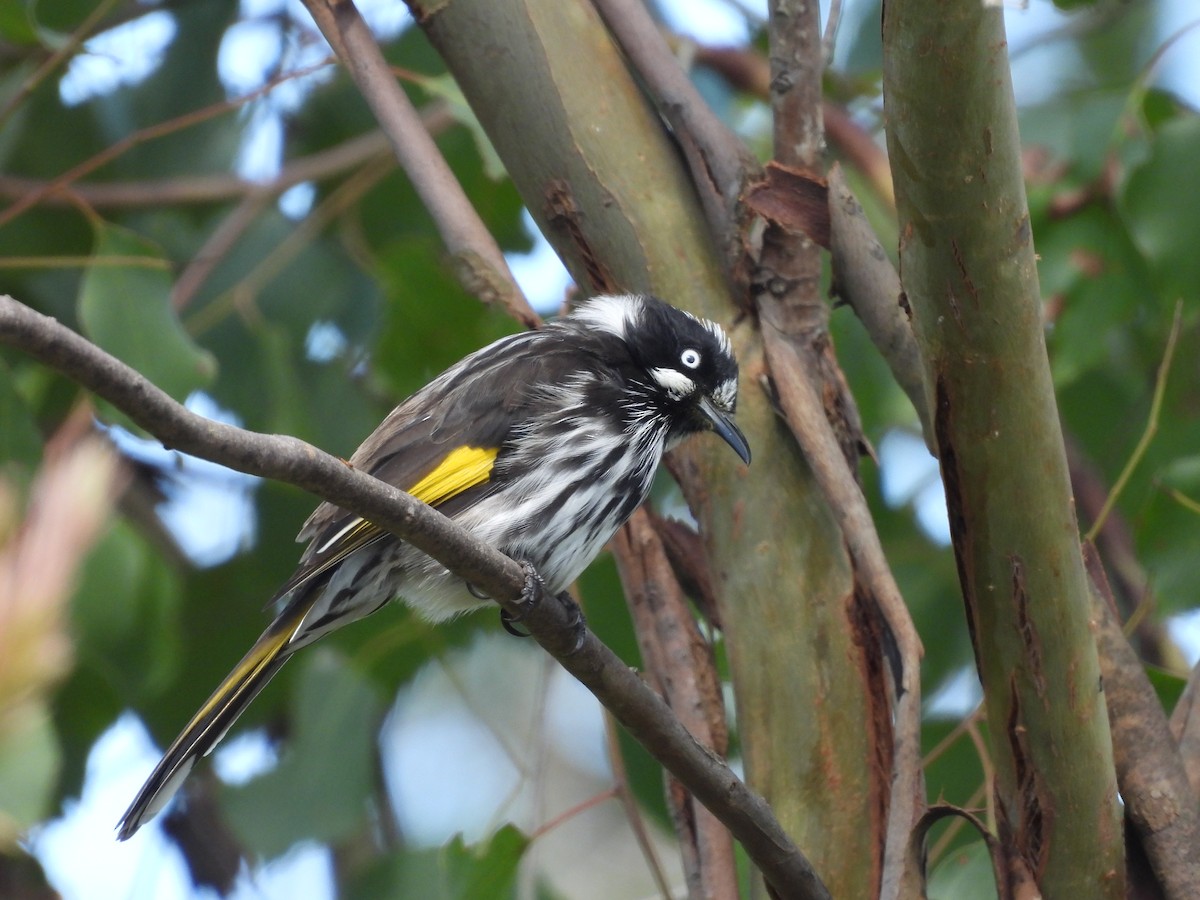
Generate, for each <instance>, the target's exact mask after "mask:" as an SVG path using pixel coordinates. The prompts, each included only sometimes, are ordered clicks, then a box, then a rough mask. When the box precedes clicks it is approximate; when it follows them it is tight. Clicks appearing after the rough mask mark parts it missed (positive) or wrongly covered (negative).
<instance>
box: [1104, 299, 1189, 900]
mask: <svg viewBox="0 0 1200 900" xmlns="http://www.w3.org/2000/svg"><path fill="white" fill-rule="evenodd" d="M1176 323H1177V324H1178V319H1176ZM1168 356H1169V353H1168ZM1164 362H1165V361H1164ZM1084 559H1085V561H1086V563H1087V567H1088V573H1089V575H1091V577H1092V581H1091V584H1092V592H1091V593H1092V596H1091V599H1092V622H1093V625H1092V628H1093V631H1095V633H1096V644H1097V647H1098V648H1099V651H1100V653H1099V655H1100V674H1101V676H1102V678H1103V679H1104V681H1103V684H1104V701H1105V704H1106V705H1107V707H1108V721H1109V728H1110V729H1111V731H1112V746H1113V762H1114V764H1115V766H1116V770H1117V786H1118V787H1119V788H1120V791H1121V799H1122V800H1124V806H1125V814H1126V816H1127V817H1128V819H1129V821H1130V822H1131V823H1132V824H1133V827H1134V830H1135V831H1136V832H1137V835H1138V837H1139V838H1140V839H1141V842H1142V847H1143V848H1144V849H1145V851H1146V857H1147V859H1148V860H1149V861H1150V866H1151V868H1152V869H1153V871H1154V876H1155V878H1156V879H1157V880H1158V883H1159V885H1160V886H1161V888H1162V891H1163V895H1164V896H1165V897H1167V898H1168V900H1184V898H1192V897H1200V857H1198V856H1197V855H1196V848H1197V847H1200V814H1198V810H1200V804H1197V802H1196V794H1195V793H1194V792H1193V791H1192V787H1191V784H1190V783H1189V781H1188V775H1187V771H1186V769H1185V767H1184V764H1183V760H1182V758H1181V756H1180V753H1179V747H1178V746H1177V744H1176V742H1175V738H1174V736H1173V735H1172V733H1171V728H1170V725H1169V724H1168V722H1167V717H1166V714H1165V713H1164V712H1163V708H1162V704H1161V703H1160V702H1159V700H1158V696H1157V694H1156V693H1155V691H1154V687H1153V686H1152V685H1151V684H1150V681H1149V679H1148V678H1147V677H1146V670H1145V669H1144V668H1143V667H1142V664H1141V662H1140V660H1138V658H1137V654H1136V653H1134V652H1133V647H1131V646H1130V645H1129V641H1128V640H1126V638H1125V635H1124V634H1123V633H1122V631H1121V623H1120V622H1118V621H1117V617H1116V615H1115V614H1114V613H1113V610H1112V606H1111V600H1112V594H1111V591H1110V590H1109V588H1108V583H1107V581H1106V580H1105V579H1104V570H1103V568H1102V566H1101V564H1100V560H1099V558H1098V557H1097V555H1096V552H1095V549H1094V548H1093V547H1092V545H1090V544H1085V545H1084Z"/></svg>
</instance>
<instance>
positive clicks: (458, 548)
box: [0, 296, 829, 898]
mask: <svg viewBox="0 0 1200 900" xmlns="http://www.w3.org/2000/svg"><path fill="white" fill-rule="evenodd" d="M0 343H5V344H9V345H12V346H14V347H18V348H20V349H21V350H23V351H24V352H25V353H27V354H28V355H30V356H32V357H33V358H35V359H37V360H38V361H40V362H42V363H43V364H45V365H47V366H50V367H51V368H53V369H55V370H57V371H59V372H61V373H62V374H64V375H66V376H67V377H68V378H71V379H72V380H74V381H76V382H78V383H79V384H81V385H83V386H84V387H85V388H87V389H88V390H90V391H92V392H93V393H95V394H97V395H99V396H101V397H103V398H104V399H106V400H108V401H109V402H110V403H112V404H113V405H114V406H116V407H117V408H118V409H120V410H121V411H122V412H124V413H125V414H126V415H127V416H129V418H130V419H131V420H132V421H133V422H135V423H136V424H137V425H138V426H140V427H141V428H144V429H145V430H146V431H148V432H149V433H150V434H152V435H154V436H155V438H157V439H158V440H159V441H161V442H162V443H163V445H164V446H165V447H168V448H172V449H176V450H179V451H181V452H184V453H190V454H192V455H195V456H198V457H200V458H201V459H207V460H210V461H212V462H216V463H219V464H221V465H224V466H228V467H229V468H233V469H236V470H238V471H241V472H246V473H248V474H252V475H258V476H260V477H264V478H271V479H274V480H277V481H283V482H287V483H288V484H292V485H295V486H297V487H300V488H303V489H304V490H306V491H309V492H310V493H312V494H315V495H316V496H318V497H320V498H322V499H323V500H327V501H328V502H330V503H333V504H335V505H337V506H340V507H342V508H343V509H346V510H350V511H352V512H354V513H356V514H358V515H361V516H363V517H364V518H366V519H368V520H369V521H371V522H374V523H375V524H376V525H378V526H379V527H381V528H384V529H386V530H387V531H389V532H391V533H392V534H394V535H396V536H397V537H400V538H402V539H403V540H405V541H408V542H409V543H411V544H412V545H413V546H414V547H416V548H417V549H419V550H421V551H423V552H425V553H428V554H429V555H430V556H432V557H433V558H434V559H436V560H438V561H439V562H440V563H442V565H444V566H446V567H447V568H448V569H449V570H450V571H452V572H454V573H455V574H456V575H458V576H459V577H460V578H462V579H463V580H464V581H467V582H469V583H471V584H473V585H475V586H476V587H477V588H478V589H479V590H480V591H481V592H483V593H485V594H487V595H488V596H490V597H492V598H494V599H495V600H496V602H497V603H498V604H499V605H500V606H501V607H503V608H504V609H506V610H508V611H509V612H510V613H511V614H513V615H514V616H517V617H519V618H520V619H521V623H522V625H523V626H524V627H525V628H526V629H527V630H528V631H529V632H530V634H531V635H532V636H533V637H534V639H536V640H537V642H538V643H539V644H540V645H541V646H542V647H544V648H545V649H546V650H547V651H548V652H549V653H550V654H551V655H552V656H554V658H555V659H557V660H558V661H559V663H560V664H561V665H562V666H563V668H565V669H566V670H567V671H568V672H570V673H571V674H572V675H574V676H575V677H576V678H577V679H578V680H579V681H580V682H582V683H583V684H584V686H585V687H587V688H588V689H589V690H590V691H591V692H592V693H593V694H595V696H596V698H597V699H598V700H600V702H601V703H602V704H603V705H604V706H605V707H606V708H607V709H608V710H609V711H610V712H611V713H612V714H613V716H614V717H616V719H617V721H619V722H621V724H622V725H624V726H625V728H626V729H627V730H628V731H629V733H630V734H631V735H632V736H633V737H634V738H635V739H636V740H637V741H639V742H640V743H641V744H642V745H643V746H644V747H645V748H646V749H647V751H649V753H650V754H651V755H652V756H653V757H654V758H655V759H657V760H658V761H659V762H660V763H661V764H662V765H663V766H665V767H666V768H667V769H668V770H669V771H670V772H672V773H673V774H674V775H675V776H676V777H677V778H679V780H680V781H681V782H683V783H684V784H685V785H686V786H687V788H688V790H690V791H691V792H692V793H693V794H695V795H696V797H697V798H698V799H699V800H700V801H701V802H702V803H704V805H705V806H707V807H708V808H709V809H711V810H712V811H713V812H714V813H715V814H716V815H717V816H718V818H720V819H721V821H722V822H724V823H725V826H726V827H727V828H729V830H730V831H731V832H732V833H733V835H734V837H735V838H737V839H738V840H739V841H741V842H742V845H743V847H745V849H746V852H747V855H748V856H749V857H750V859H751V860H752V861H753V862H754V864H755V865H756V866H758V868H759V869H760V870H761V871H762V873H763V875H764V877H765V878H766V879H767V881H768V883H769V884H771V885H772V886H774V888H775V889H776V890H777V892H778V893H779V894H780V896H787V897H795V898H827V897H828V896H829V892H828V891H827V890H826V889H825V886H824V885H823V884H822V882H821V880H820V878H819V877H818V876H817V874H816V872H815V871H814V870H813V868H812V866H811V864H810V863H809V862H808V860H807V859H806V858H805V857H804V855H803V854H802V853H801V852H800V851H799V850H798V849H797V848H796V846H795V844H793V843H792V841H791V839H790V838H789V837H788V836H787V835H786V834H785V833H784V831H783V829H782V828H781V827H780V825H779V823H778V821H776V819H775V817H774V816H773V815H772V813H771V810H770V807H768V806H767V804H766V803H765V801H763V799H762V798H761V797H759V796H758V795H756V794H754V793H753V792H751V791H750V790H749V789H748V788H747V787H746V785H745V784H744V783H743V782H742V781H741V780H740V779H739V778H738V777H737V776H736V775H735V774H734V773H733V772H732V771H731V770H730V769H729V767H728V766H726V765H725V763H724V762H723V761H721V760H719V759H717V758H715V757H714V756H713V754H711V753H710V752H708V751H707V750H705V749H704V747H702V746H701V745H700V744H698V743H697V742H696V740H695V739H694V738H693V737H692V736H691V734H690V733H689V732H688V730H687V729H686V728H685V727H684V726H683V725H682V724H680V722H679V720H678V719H677V718H676V717H675V715H674V714H673V713H672V712H671V710H670V708H669V707H668V706H667V705H666V703H664V702H663V700H662V698H660V697H659V696H658V695H657V694H655V693H654V692H653V691H652V690H650V688H649V687H647V686H646V684H645V683H644V682H643V681H642V680H641V678H639V677H638V675H637V673H635V672H633V671H632V670H630V668H629V667H628V666H626V665H625V664H624V663H623V662H621V660H620V659H619V658H618V657H617V656H616V655H615V654H614V653H613V652H612V651H611V650H609V649H608V648H607V647H606V646H605V645H604V644H602V643H601V642H600V641H599V639H597V638H596V636H595V635H594V634H593V633H592V632H591V631H589V630H588V629H587V628H586V627H585V626H583V625H582V624H581V623H580V621H579V619H578V616H577V614H576V613H575V612H573V611H572V609H571V608H570V607H568V605H566V604H563V603H559V602H556V601H555V600H554V599H553V598H549V599H548V598H545V597H544V595H543V592H542V589H541V585H540V581H537V580H536V579H530V578H529V577H528V573H527V572H526V570H525V569H524V568H523V567H522V566H520V565H519V564H517V563H516V562H514V561H513V560H511V559H509V558H508V557H507V556H505V555H504V554H502V553H500V552H499V551H498V550H496V549H495V548H494V547H490V546H488V545H487V544H484V543H481V542H480V541H478V540H475V539H474V538H473V537H471V535H469V534H468V533H467V532H466V531H464V530H463V529H462V528H460V527H459V526H458V525H456V524H455V523H453V522H452V521H450V520H449V519H447V518H446V517H445V516H443V515H441V514H440V513H438V512H437V511H435V510H433V509H430V508H429V507H428V506H426V505H425V504H423V503H421V502H420V501H419V500H417V499H416V498H414V497H412V496H411V495H409V494H406V493H405V492H404V491H401V490H400V489H398V488H396V487H394V486H392V485H390V484H387V483H386V482H382V481H379V480H378V479H375V478H372V477H371V476H370V475H367V474H365V473H363V472H359V471H358V470H356V469H354V468H352V467H350V466H349V465H347V464H346V463H345V462H344V461H343V460H340V459H337V458H335V457H333V456H330V455H329V454H327V453H323V452H322V451H320V450H318V449H317V448H315V447H313V446H311V445H309V444H306V443H304V442H303V441H301V440H299V439H297V438H294V437H288V436H283V435H264V434H255V433H254V432H250V431H245V430H243V429H241V428H235V427H233V426H231V425H226V424H224V423H221V422H214V421H212V420H211V419H206V418H204V417H203V416H199V415H196V414H195V413H193V412H191V411H189V410H188V409H186V408H184V407H183V406H181V405H180V404H178V403H176V402H175V401H174V400H172V399H171V398H170V397H169V396H167V394H165V393H164V392H163V391H161V390H160V389H159V388H157V387H156V386H155V385H153V384H152V383H151V382H150V381H148V380H147V379H146V378H144V377H143V376H142V375H140V374H139V373H137V372H135V371H134V370H133V369H131V368H129V367H128V366H126V365H125V364H124V363H122V362H120V361H119V360H117V359H115V358H114V357H112V356H110V355H109V354H107V353H105V352H104V351H103V350H101V349H100V348H99V347H97V346H95V345H94V344H92V343H90V342H89V341H87V340H85V339H84V338H82V337H80V336H79V335H77V334H75V333H74V332H73V331H71V330H70V329H69V328H66V327H65V326H63V325H61V324H59V323H58V322H57V321H55V320H54V319H52V318H50V317H48V316H43V315H41V314H40V313H38V312H36V311H34V310H32V309H30V308H29V307H27V306H24V305H23V304H20V303H18V302H17V301H15V300H13V299H12V298H11V297H7V296H0Z"/></svg>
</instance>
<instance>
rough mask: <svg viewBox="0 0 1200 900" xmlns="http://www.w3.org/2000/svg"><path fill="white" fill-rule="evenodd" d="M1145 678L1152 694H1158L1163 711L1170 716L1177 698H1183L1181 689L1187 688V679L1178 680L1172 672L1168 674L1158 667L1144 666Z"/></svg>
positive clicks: (1177, 700)
mask: <svg viewBox="0 0 1200 900" xmlns="http://www.w3.org/2000/svg"><path fill="white" fill-rule="evenodd" d="M1146 677H1147V678H1149V679H1150V684H1151V685H1152V686H1153V687H1154V693H1156V694H1158V699H1159V702H1160V703H1162V705H1163V709H1164V710H1165V711H1166V713H1167V715H1170V714H1171V710H1173V709H1174V708H1175V704H1176V703H1178V702H1179V698H1180V697H1181V696H1183V689H1184V688H1186V687H1187V679H1186V678H1180V677H1179V676H1178V675H1176V674H1175V673H1174V672H1168V671H1167V670H1166V669H1160V668H1159V667H1158V666H1146Z"/></svg>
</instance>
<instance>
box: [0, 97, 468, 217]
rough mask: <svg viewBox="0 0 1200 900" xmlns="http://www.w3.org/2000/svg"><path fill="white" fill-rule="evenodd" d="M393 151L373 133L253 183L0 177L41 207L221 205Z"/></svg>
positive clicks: (0, 183) (439, 110) (431, 113)
mask: <svg viewBox="0 0 1200 900" xmlns="http://www.w3.org/2000/svg"><path fill="white" fill-rule="evenodd" d="M446 116H447V114H446V104H445V103H444V102H443V101H441V100H435V101H433V102H431V103H428V104H426V105H425V106H423V107H422V108H421V117H422V119H424V120H425V122H426V123H427V127H429V128H430V129H431V130H432V129H433V126H432V125H429V124H428V123H429V122H430V121H431V119H432V120H437V121H440V120H443V119H445V118H446ZM390 149H391V148H390V145H389V144H388V140H387V138H386V137H384V134H383V132H382V131H379V130H375V131H370V132H367V133H366V134H360V135H356V136H355V137H352V138H348V139H347V140H345V141H342V143H340V144H337V145H335V146H333V147H330V148H329V149H327V150H321V151H319V152H317V153H313V154H311V155H310V156H302V157H300V158H298V159H294V160H291V161H290V162H287V163H285V164H284V166H283V168H282V169H280V171H279V174H278V175H276V176H275V177H274V178H272V179H271V180H270V181H266V182H256V181H249V180H247V179H245V178H239V177H238V176H237V175H230V174H218V175H190V176H180V177H177V178H158V179H147V180H144V181H104V182H91V183H89V182H82V183H79V184H72V185H71V186H70V188H69V191H68V190H67V189H59V188H56V187H54V185H55V184H57V181H55V182H48V181H45V180H42V179H38V178H24V177H22V176H19V175H0V197H4V198H5V199H9V200H17V199H21V198H24V197H26V196H27V195H35V196H36V201H35V202H37V203H40V204H43V205H46V206H66V205H69V204H70V203H71V201H70V200H69V199H68V197H67V196H66V194H67V193H70V194H75V195H77V196H78V197H79V198H80V199H82V200H83V201H85V202H86V203H87V204H88V205H89V206H93V207H95V208H97V209H126V208H138V207H143V206H167V205H170V204H180V203H221V202H224V201H227V200H240V199H242V198H244V197H246V196H247V195H249V194H259V193H266V194H270V195H278V194H282V193H283V192H284V191H286V190H287V189H288V188H291V187H294V186H295V185H297V184H301V183H303V182H305V181H324V180H326V179H327V178H332V177H333V176H335V175H340V174H341V173H342V172H345V171H347V170H349V169H354V168H357V167H358V166H360V165H362V164H363V163H364V162H367V161H368V160H370V159H373V158H375V157H377V156H383V155H386V156H387V157H388V158H389V159H391V158H392V157H391V154H390V152H389V151H390Z"/></svg>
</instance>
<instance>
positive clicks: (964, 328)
mask: <svg viewBox="0 0 1200 900" xmlns="http://www.w3.org/2000/svg"><path fill="white" fill-rule="evenodd" d="M884 48H885V52H884V91H885V110H886V113H887V120H888V150H889V153H890V155H891V161H892V171H893V175H894V177H895V183H896V199H897V207H898V212H899V216H900V234H901V238H900V261H901V272H902V278H903V282H904V288H905V291H906V292H907V295H908V300H909V304H910V306H911V308H912V314H913V325H914V330H915V333H916V336H917V340H918V343H919V344H920V346H921V349H922V352H923V355H924V357H925V362H926V375H927V390H928V391H929V393H930V402H931V408H932V409H933V410H934V416H935V428H934V430H935V433H936V437H937V446H938V451H939V456H940V459H941V465H942V475H943V480H944V481H945V484H946V494H947V507H948V510H949V515H950V525H951V533H952V536H953V539H954V551H955V557H956V559H957V562H958V568H959V579H960V582H961V585H962V589H963V594H964V599H965V602H966V612H967V616H968V623H969V625H970V626H971V633H972V638H973V641H974V645H975V655H976V660H977V665H978V667H979V672H980V677H981V679H982V681H983V686H984V692H985V695H986V698H987V700H986V702H987V712H988V720H989V724H990V726H991V733H992V735H993V744H992V748H991V749H992V754H993V759H994V762H995V767H996V796H997V800H998V809H997V813H998V819H999V827H1000V837H1001V839H1002V841H1003V842H1004V843H1005V844H1006V845H1008V846H1009V847H1010V848H1011V849H1012V850H1013V851H1014V852H1015V854H1016V855H1017V856H1018V857H1019V858H1020V860H1022V861H1023V862H1024V864H1025V866H1027V868H1028V872H1029V873H1031V874H1032V875H1033V877H1034V878H1036V879H1037V882H1038V884H1039V886H1040V887H1041V889H1042V892H1043V895H1044V896H1046V897H1049V898H1056V897H1070V898H1074V897H1097V898H1099V897H1114V898H1115V897H1123V896H1124V866H1123V860H1122V831H1121V819H1120V810H1119V807H1118V804H1117V793H1116V783H1115V777H1114V772H1113V761H1112V752H1111V745H1110V741H1109V732H1108V720H1107V714H1106V712H1105V704H1104V695H1103V693H1102V690H1103V686H1102V683H1101V680H1100V672H1099V668H1098V663H1097V656H1096V647H1095V641H1094V638H1093V635H1092V633H1091V630H1090V628H1089V599H1088V590H1087V582H1086V576H1085V573H1084V569H1083V564H1082V559H1081V555H1080V549H1079V534H1078V528H1077V524H1076V520H1075V510H1074V505H1073V500H1072V497H1071V491H1070V485H1069V481H1068V477H1067V467H1066V459H1065V454H1064V451H1063V442H1062V433H1061V429H1060V426H1059V421H1058V412H1057V407H1056V404H1055V399H1054V391H1053V385H1052V383H1051V379H1050V371H1049V365H1048V361H1047V356H1046V347H1045V342H1044V339H1043V334H1042V311H1041V301H1040V295H1039V287H1038V277H1037V268H1036V263H1035V256H1034V250H1033V242H1032V236H1031V233H1030V225H1029V213H1028V209H1027V206H1026V201H1025V190H1024V184H1023V181H1022V176H1021V166H1020V141H1019V136H1018V133H1017V124H1016V113H1015V106H1014V102H1013V97H1012V87H1011V82H1010V79H1009V72H1008V58H1007V45H1006V43H1005V35H1004V23H1003V18H1002V14H1001V12H1000V10H998V9H985V8H984V6H983V5H982V4H978V3H962V2H944V0H893V2H889V3H888V5H887V7H886V14H885V19H884Z"/></svg>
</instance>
